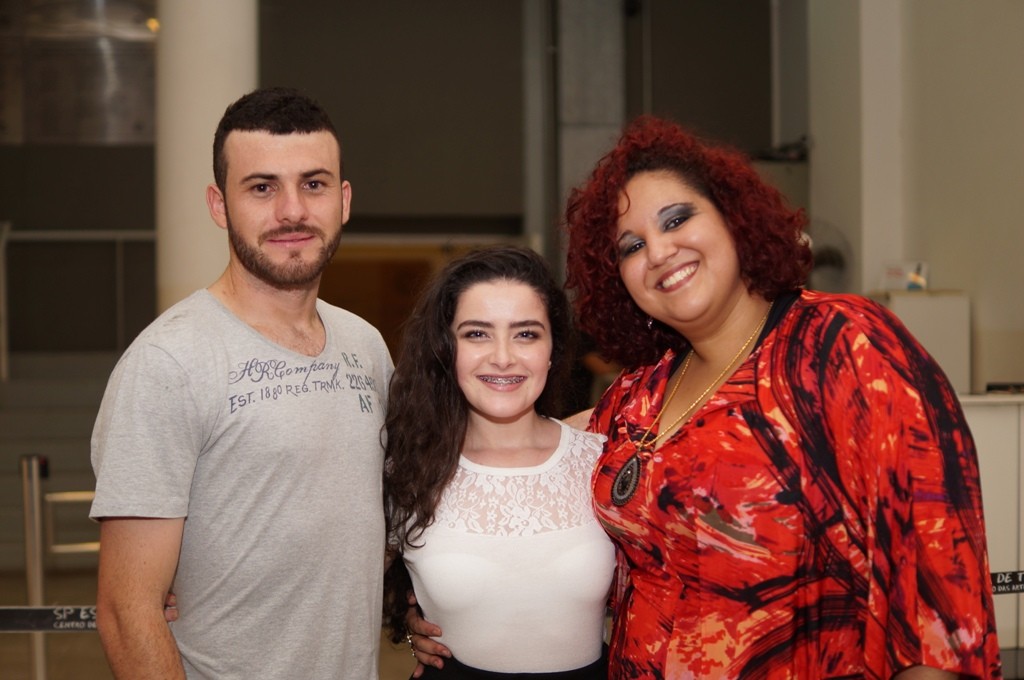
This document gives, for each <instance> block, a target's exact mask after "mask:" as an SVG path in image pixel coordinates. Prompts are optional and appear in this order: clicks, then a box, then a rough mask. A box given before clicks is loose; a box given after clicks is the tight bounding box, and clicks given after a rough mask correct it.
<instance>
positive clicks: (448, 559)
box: [405, 423, 615, 673]
mask: <svg viewBox="0 0 1024 680" xmlns="http://www.w3.org/2000/svg"><path fill="white" fill-rule="evenodd" d="M560 425H561V427H562V433H561V439H560V441H559V444H558V448H557V449H555V451H554V453H552V454H551V457H550V458H548V460H547V461H545V462H544V463H542V464H541V465H538V466H535V467H529V468H494V467H487V466H483V465H478V464H476V463H473V462H471V461H469V460H467V459H466V458H462V459H461V460H460V462H459V469H458V471H457V472H456V473H455V478H454V479H453V480H452V483H451V484H450V485H449V486H448V488H447V489H445V492H444V495H443V497H442V499H441V502H440V504H439V506H438V509H437V513H436V518H435V521H434V523H433V524H432V525H431V526H430V527H428V528H427V530H426V531H425V532H424V533H423V536H422V537H421V538H420V540H418V541H415V543H416V544H417V545H420V546H422V547H420V548H415V549H409V548H407V549H406V552H405V561H406V563H407V564H408V566H409V572H410V573H411V575H412V580H413V585H414V587H415V589H416V597H417V599H418V600H419V603H420V605H421V606H422V607H423V611H424V614H425V616H426V619H427V620H428V621H432V622H434V623H436V624H438V625H439V626H441V630H442V631H444V635H443V636H442V637H441V638H440V641H441V642H443V643H444V644H446V645H448V647H449V649H451V650H452V654H454V655H455V657H456V658H457V659H459V661H461V662H462V663H465V664H468V665H470V666H475V667H477V668H483V669H486V670H491V671H498V672H506V673H509V672H533V673H540V672H553V671H561V670H569V669H573V668H579V667H581V666H586V665H588V664H590V663H593V662H594V661H596V660H597V659H598V657H600V655H601V644H602V637H603V629H604V617H605V604H606V602H607V596H608V590H609V585H610V584H611V579H612V572H613V570H614V568H615V551H614V548H613V546H612V543H611V541H610V540H609V539H608V537H607V535H606V534H605V533H604V530H602V528H601V526H600V525H599V524H598V523H597V520H596V518H595V517H594V512H593V508H592V505H591V491H590V477H591V474H592V473H593V470H594V465H595V463H596V461H597V458H598V456H599V455H600V454H601V448H602V443H603V437H601V436H600V435H595V434H591V433H588V432H581V431H579V430H574V429H572V428H570V427H569V426H568V425H566V424H565V423H560Z"/></svg>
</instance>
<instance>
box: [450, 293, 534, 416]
mask: <svg viewBox="0 0 1024 680" xmlns="http://www.w3.org/2000/svg"><path fill="white" fill-rule="evenodd" d="M451 331H452V335H453V336H454V338H455V372H456V376H457V378H458V383H459V388H460V389H461V390H462V393H463V394H464V395H465V397H466V401H467V402H468V403H469V409H470V419H471V421H472V419H473V418H485V419H487V420H490V421H492V422H505V423H507V422H513V421H516V420H518V419H520V418H522V417H524V416H528V415H532V414H533V413H534V403H535V402H536V401H537V397H539V396H540V394H541V392H542V391H543V390H544V385H545V384H546V382H547V377H548V369H549V368H550V366H551V347H552V338H551V324H550V322H549V320H548V312H547V309H546V308H545V306H544V302H543V300H542V299H541V297H540V296H539V295H538V294H537V291H535V290H534V289H533V288H532V287H530V286H528V285H527V284H525V283H521V282H518V281H503V280H496V281H489V282H486V283H478V284H475V285H473V286H470V287H469V288H467V289H466V290H465V291H463V292H462V294H461V295H460V296H459V301H458V305H457V306H456V308H455V318H454V319H453V320H452V325H451Z"/></svg>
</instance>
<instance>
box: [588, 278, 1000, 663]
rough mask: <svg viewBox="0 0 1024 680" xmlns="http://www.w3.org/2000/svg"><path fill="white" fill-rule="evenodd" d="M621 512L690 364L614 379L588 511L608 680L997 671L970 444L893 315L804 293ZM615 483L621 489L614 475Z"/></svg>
mask: <svg viewBox="0 0 1024 680" xmlns="http://www.w3.org/2000/svg"><path fill="white" fill-rule="evenodd" d="M788 305H789V306H788V308H786V309H781V308H782V307H785V305H782V304H779V303H777V304H776V307H777V308H780V309H777V310H774V311H773V314H772V318H771V320H770V322H769V327H768V328H767V329H766V330H765V331H764V332H763V333H762V336H761V339H760V342H759V344H758V346H757V347H756V349H755V350H754V352H753V353H752V354H751V355H750V357H748V358H747V359H746V361H745V362H744V363H743V364H742V365H741V366H740V367H739V369H738V370H737V371H736V373H735V374H734V375H733V376H732V377H731V378H730V379H729V380H728V381H727V382H726V383H725V384H724V385H723V386H722V387H721V388H720V389H719V390H718V391H717V393H716V394H715V395H714V396H713V397H712V398H711V400H710V401H708V402H707V403H706V404H705V405H704V406H703V407H702V408H701V409H700V410H699V411H698V412H697V413H695V414H694V415H693V416H691V418H690V420H689V421H688V422H687V423H685V424H684V426H683V427H682V428H681V429H680V430H679V431H678V432H676V433H675V434H674V435H672V436H671V437H670V438H669V439H668V440H667V441H666V442H664V443H663V444H662V445H661V447H660V448H659V449H658V450H657V451H654V452H647V453H646V454H642V455H641V461H640V466H639V483H638V487H637V489H636V492H635V494H634V495H633V496H632V497H631V498H630V499H629V500H627V501H625V502H624V503H623V498H622V495H621V494H620V495H618V496H617V498H616V501H617V502H619V503H621V505H617V504H616V502H613V499H612V491H613V490H612V486H613V484H614V483H615V479H616V475H618V474H619V471H620V469H621V468H622V467H623V465H625V464H626V462H627V461H628V459H629V458H630V457H631V456H633V455H634V454H635V453H636V448H635V446H634V442H637V441H639V440H640V439H641V437H642V436H643V434H644V432H645V430H646V429H647V428H648V426H649V425H650V423H651V421H652V419H653V418H654V417H655V416H656V415H657V413H658V411H659V410H660V408H661V402H662V399H663V397H664V394H665V383H666V381H667V379H668V376H669V375H670V374H671V373H672V371H673V369H674V368H675V367H676V366H677V365H678V362H679V361H680V360H681V359H682V357H680V356H677V355H676V354H675V353H674V352H672V351H669V352H668V353H666V355H665V356H664V357H663V358H662V359H661V361H660V362H659V363H657V364H656V365H653V366H647V367H644V368H641V369H639V370H635V371H630V372H625V373H623V375H622V376H620V378H619V380H618V381H617V382H616V383H615V384H614V385H613V386H612V387H611V388H610V389H609V390H608V392H607V393H606V394H605V396H604V397H603V398H602V400H601V401H600V403H599V404H598V406H597V409H596V410H595V412H594V415H593V417H592V420H591V427H590V429H592V430H594V431H596V432H600V433H602V434H606V435H607V436H608V437H609V441H608V442H607V443H606V446H605V452H604V455H603V456H602V458H601V459H600V461H599V463H598V467H597V470H596V472H595V474H594V479H593V485H594V502H595V506H596V510H597V514H598V516H599V518H600V519H601V521H602V523H603V524H604V526H605V529H606V530H607V531H608V532H609V533H610V534H611V535H612V538H613V539H614V540H615V541H616V543H617V545H618V547H619V548H620V553H619V554H620V578H621V581H622V583H621V587H620V589H619V595H618V598H617V600H618V601H617V604H616V615H615V625H614V631H613V635H612V643H611V645H612V646H611V669H610V675H609V677H610V678H614V679H617V680H621V679H625V678H673V679H675V678H695V679H698V678H705V679H710V678H716V679H719V678H722V679H724V678H760V679H765V680H772V679H776V678H779V679H781V678H794V679H800V680H810V679H815V678H884V679H886V680H888V678H890V677H891V676H892V675H893V674H894V673H896V672H898V671H900V670H902V669H904V668H907V667H909V666H913V665H918V664H924V665H927V666H934V667H938V668H942V669H946V670H949V671H953V672H955V673H960V674H962V675H963V676H966V677H976V678H986V679H987V678H999V677H1001V671H1000V665H999V647H998V643H997V640H996V633H995V620H994V615H993V610H992V590H991V583H990V574H989V567H988V559H987V556H986V552H985V534H984V525H983V520H982V510H981V492H980V488H979V481H978V465H977V458H976V455H975V450H974V443H973V441H972V439H971V435H970V432H969V431H968V428H967V425H966V423H965V421H964V416H963V414H962V412H961V410H960V406H959V403H958V401H957V398H956V395H955V394H954V392H953V389H952V388H951V387H950V385H949V382H948V381H947V379H946V378H945V376H944V374H943V373H942V371H941V370H940V369H939V367H938V366H937V365H936V364H935V362H934V361H933V360H932V359H931V358H930V357H929V356H928V355H927V354H926V353H925V351H924V350H923V349H922V348H921V346H920V345H919V344H918V343H917V342H916V341H915V340H914V339H913V338H912V337H911V336H910V334H909V333H908V332H907V330H906V329H905V328H904V327H903V326H902V324H900V322H899V321H898V320H896V318H895V317H894V316H893V315H892V314H891V313H889V312H888V311H887V310H885V309H884V308H882V307H880V306H879V305H876V304H875V303H872V302H870V301H869V300H866V299H864V298H860V297H856V296H848V295H833V294H825V293H816V292H809V291H805V292H802V293H800V294H799V296H798V297H796V298H795V299H794V298H793V296H791V297H790V299H789V301H788ZM620 484H621V477H620Z"/></svg>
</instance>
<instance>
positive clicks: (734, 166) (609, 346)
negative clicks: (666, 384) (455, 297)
mask: <svg viewBox="0 0 1024 680" xmlns="http://www.w3.org/2000/svg"><path fill="white" fill-rule="evenodd" d="M659 171H667V172H670V173H672V174H674V175H675V176H677V177H678V178H679V179H680V180H682V181H683V182H685V183H686V184H687V185H688V186H689V187H691V188H692V189H693V190H694V191H696V192H697V193H699V194H700V195H701V196H703V197H704V198H706V199H708V200H709V201H711V202H712V203H713V204H714V205H715V207H716V208H717V209H718V211H719V212H720V213H721V214H722V217H723V218H724V219H725V223H726V225H727V226H728V229H729V232H730V234H731V235H732V238H733V242H734V243H735V245H736V253H737V255H738V257H739V267H740V275H741V276H742V278H743V281H744V283H745V284H746V286H747V288H748V290H750V292H752V293H757V294H760V295H762V296H764V297H765V298H766V299H768V300H774V299H775V298H776V297H778V296H779V295H780V294H782V293H785V292H789V291H792V290H796V289H798V288H800V287H801V286H803V285H804V284H805V282H806V280H807V275H808V274H809V272H810V270H811V250H810V247H809V245H808V244H807V243H806V241H805V239H804V238H803V228H804V226H805V224H806V218H805V216H804V213H803V211H802V210H794V209H791V208H789V207H788V206H787V205H786V204H785V202H784V201H783V198H782V195H781V194H780V193H779V192H778V190H776V189H775V188H774V187H772V186H771V185H769V184H767V183H766V182H764V181H763V180H762V179H761V178H760V176H758V174H757V171H756V170H754V168H753V167H752V166H751V164H750V162H749V160H748V159H747V158H746V157H745V156H744V155H743V154H741V153H739V152H738V151H735V150H733V149H730V148H727V147H724V146H719V145H714V144H711V143H708V142H705V141H703V140H701V139H698V138H697V137H696V136H695V135H693V134H691V133H690V132H687V131H686V130H684V129H683V128H681V127H680V126H679V125H677V124H675V123H673V122H671V121H668V120H664V119H660V118H655V117H653V116H641V117H640V118H637V119H636V120H634V121H633V122H631V123H630V124H629V125H628V126H627V127H626V129H625V130H624V132H623V134H622V136H621V137H620V139H619V141H618V143H617V144H616V146H615V148H613V149H612V150H611V151H610V152H608V153H607V154H606V155H605V156H604V157H603V158H601V160H600V161H598V163H597V166H596V167H595V168H594V171H593V173H592V174H591V176H590V178H589V179H588V180H587V182H586V183H585V184H583V185H582V186H581V187H578V188H576V189H574V190H573V191H572V193H571V194H570V196H569V200H568V205H567V207H566V216H565V221H566V229H567V230H568V234H569V246H568V255H567V261H566V287H567V288H569V289H570V290H571V291H573V293H574V296H573V304H574V306H575V309H576V317H577V319H578V323H579V326H580V328H581V330H583V331H584V332H585V333H588V334H590V335H591V336H592V337H593V338H594V341H595V342H596V344H597V345H598V347H599V348H600V350H601V353H602V354H603V355H604V356H605V357H606V358H608V359H612V360H614V361H617V362H619V363H620V364H622V365H623V366H627V367H631V366H638V365H641V364H645V363H652V362H654V361H657V359H658V358H659V357H660V356H661V355H662V354H664V352H665V350H667V349H669V348H672V347H674V348H677V349H680V350H682V349H684V348H686V346H687V342H686V339H685V338H683V337H682V336H681V335H679V334H678V333H677V332H675V331H674V330H673V329H671V328H669V327H668V326H666V325H664V324H661V323H655V324H654V325H653V327H652V328H651V329H650V330H648V328H647V320H648V317H647V315H646V314H645V313H644V312H643V311H642V310H641V309H640V307H638V306H637V304H636V303H635V302H634V301H633V299H632V298H631V297H630V295H629V292H628V291H627V290H626V286H625V285H624V284H623V283H622V279H621V277H620V276H619V255H618V251H617V249H616V238H615V235H616V226H617V223H618V220H619V217H620V215H619V196H620V195H621V193H622V191H623V189H624V188H625V186H626V183H627V182H628V181H629V180H630V179H631V178H633V177H634V176H635V175H637V174H639V173H643V172H659Z"/></svg>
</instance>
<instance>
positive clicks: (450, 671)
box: [420, 646, 608, 680]
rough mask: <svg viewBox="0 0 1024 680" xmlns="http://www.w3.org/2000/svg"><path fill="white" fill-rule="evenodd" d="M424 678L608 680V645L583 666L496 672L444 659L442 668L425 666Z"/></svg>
mask: <svg viewBox="0 0 1024 680" xmlns="http://www.w3.org/2000/svg"><path fill="white" fill-rule="evenodd" d="M420 677H421V678H423V679H424V680H608V647H607V646H605V648H604V651H603V652H602V654H601V658H600V659H598V660H597V661H595V662H594V663H592V664H590V665H589V666H584V667H583V668H574V669H573V670H570V671H557V672H554V673H497V672H495V671H485V670H481V669H479V668H473V667H472V666H467V665H466V664H464V663H460V662H459V661H458V660H457V659H445V660H444V668H443V669H441V670H438V669H436V668H434V667H433V666H427V667H426V668H425V670H424V672H423V675H422V676H420Z"/></svg>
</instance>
